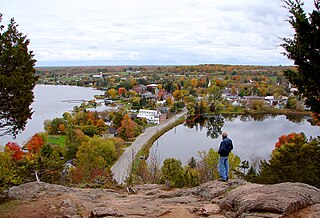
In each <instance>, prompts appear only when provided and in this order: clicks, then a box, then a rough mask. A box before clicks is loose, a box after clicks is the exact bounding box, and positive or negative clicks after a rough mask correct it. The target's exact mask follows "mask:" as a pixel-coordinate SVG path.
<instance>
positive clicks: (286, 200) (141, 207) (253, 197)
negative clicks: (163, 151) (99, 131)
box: [0, 180, 320, 218]
mask: <svg viewBox="0 0 320 218" xmlns="http://www.w3.org/2000/svg"><path fill="white" fill-rule="evenodd" d="M133 188H134V190H135V192H136V194H129V193H128V192H127V190H126V189H121V190H110V189H88V188H86V189H79V188H69V187H65V186H61V185H54V184H48V183H44V182H30V183H26V184H23V185H20V186H16V187H12V188H10V189H9V190H8V191H7V192H6V193H5V195H6V198H7V199H9V200H6V201H5V202H3V203H1V204H0V218H4V217H6V218H7V217H9V218H10V217H15V218H17V217H26V218H28V217H30V218H31V217H32V218H37V217H54V218H62V217H63V218H68V217H70V218H81V217H90V218H98V217H167V218H171V217H172V218H173V217H174V218H176V217H186V218H188V217H190V218H191V217H217V218H222V217H228V218H229V217H230V218H233V217H240V218H241V217H250V218H253V217H266V218H267V217H270V218H276V217H277V218H278V217H279V218H280V217H289V218H293V217H303V218H305V217H306V218H313V217H320V191H319V189H317V188H315V187H313V186H310V185H306V184H302V183H281V184H275V185H260V184H252V183H247V182H245V181H243V180H230V181H229V182H219V181H211V182H207V183H204V184H201V185H199V186H197V187H194V188H186V189H172V190H165V189H164V186H163V185H156V184H145V185H138V186H135V187H133ZM10 207H14V210H8V208H10Z"/></svg>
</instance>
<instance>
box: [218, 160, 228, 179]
mask: <svg viewBox="0 0 320 218" xmlns="http://www.w3.org/2000/svg"><path fill="white" fill-rule="evenodd" d="M228 173H229V163H228V156H226V157H221V156H220V159H219V174H220V178H221V179H223V180H228V178H229V176H228Z"/></svg>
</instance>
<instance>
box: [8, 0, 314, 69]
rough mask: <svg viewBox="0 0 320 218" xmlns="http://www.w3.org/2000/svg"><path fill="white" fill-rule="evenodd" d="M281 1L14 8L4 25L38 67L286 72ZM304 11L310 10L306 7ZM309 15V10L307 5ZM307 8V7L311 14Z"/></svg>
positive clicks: (58, 1) (143, 0)
mask: <svg viewBox="0 0 320 218" xmlns="http://www.w3.org/2000/svg"><path fill="white" fill-rule="evenodd" d="M282 4H283V3H282V2H281V1H280V0H268V1H262V2H261V1H260V0H244V1H238V0H228V1H213V0H201V1H198V0H175V1H172V0H170V1H169V0H162V1H158V0H155V1H150V0H135V1H130V0H110V1H104V0H91V1H75V0H68V1H63V0H52V1H41V0H30V1H27V2H26V1H23V0H12V1H7V2H6V3H5V4H4V6H3V14H4V17H5V18H7V19H9V18H11V17H15V19H16V21H17V23H19V25H20V26H19V30H20V31H22V32H24V33H27V34H28V38H30V40H31V44H30V49H31V50H33V51H34V52H35V54H36V56H35V57H36V59H37V60H38V62H37V64H38V65H41V64H42V63H46V64H47V63H50V62H52V64H55V65H57V64H59V61H61V62H62V61H68V60H70V61H80V62H81V61H82V62H83V63H84V64H85V61H94V60H97V61H99V63H100V61H105V63H109V64H110V63H111V64H112V63H113V62H114V63H124V64H125V63H126V62H128V63H129V62H130V63H134V64H152V63H159V64H200V63H204V62H205V63H228V64H261V65H266V64H268V65H278V64H290V63H291V62H290V61H288V60H286V58H285V57H283V56H282V55H281V54H280V52H281V51H280V49H279V47H278V46H279V45H280V44H281V42H282V41H281V38H282V37H288V36H290V35H292V30H291V28H290V25H289V23H288V22H287V21H286V19H287V16H288V12H287V10H286V9H284V8H282V7H281V5H282ZM306 6H307V5H306ZM308 7H309V8H310V6H309V5H308ZM311 8H312V7H311Z"/></svg>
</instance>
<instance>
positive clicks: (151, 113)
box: [137, 109, 160, 124]
mask: <svg viewBox="0 0 320 218" xmlns="http://www.w3.org/2000/svg"><path fill="white" fill-rule="evenodd" d="M137 117H138V118H145V119H146V120H147V121H148V123H155V124H159V123H160V116H159V113H158V111H156V110H146V109H140V110H139V114H138V115H137Z"/></svg>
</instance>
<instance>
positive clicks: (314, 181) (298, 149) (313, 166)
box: [258, 138, 320, 188]
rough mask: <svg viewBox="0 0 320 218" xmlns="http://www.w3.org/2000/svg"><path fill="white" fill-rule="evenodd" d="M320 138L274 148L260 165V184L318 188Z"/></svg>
mask: <svg viewBox="0 0 320 218" xmlns="http://www.w3.org/2000/svg"><path fill="white" fill-rule="evenodd" d="M319 160H320V138H318V139H313V140H311V141H309V142H307V140H306V139H304V140H294V141H290V142H286V143H284V144H283V145H281V146H280V147H278V148H276V149H275V150H274V151H273V153H272V157H271V160H270V161H269V162H267V161H262V162H261V163H260V175H259V178H258V180H259V182H260V183H271V184H273V183H280V182H302V183H307V184H310V185H313V186H316V187H317V188H319V187H320V168H319Z"/></svg>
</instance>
